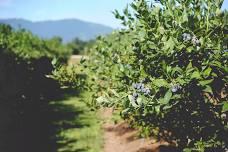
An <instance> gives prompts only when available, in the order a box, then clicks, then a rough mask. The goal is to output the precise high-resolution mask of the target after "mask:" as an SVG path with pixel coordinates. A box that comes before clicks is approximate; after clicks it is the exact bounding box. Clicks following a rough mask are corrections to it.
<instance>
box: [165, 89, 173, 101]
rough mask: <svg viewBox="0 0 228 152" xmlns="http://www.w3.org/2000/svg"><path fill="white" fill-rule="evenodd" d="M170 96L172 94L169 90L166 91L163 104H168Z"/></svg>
mask: <svg viewBox="0 0 228 152" xmlns="http://www.w3.org/2000/svg"><path fill="white" fill-rule="evenodd" d="M172 95H173V94H172V92H171V90H168V91H167V92H166V94H165V97H164V104H168V103H169V101H170V99H171V97H172Z"/></svg>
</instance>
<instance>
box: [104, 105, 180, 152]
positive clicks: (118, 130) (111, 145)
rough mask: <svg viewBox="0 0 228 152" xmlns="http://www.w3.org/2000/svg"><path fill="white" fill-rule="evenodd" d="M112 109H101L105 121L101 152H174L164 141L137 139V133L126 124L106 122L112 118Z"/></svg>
mask: <svg viewBox="0 0 228 152" xmlns="http://www.w3.org/2000/svg"><path fill="white" fill-rule="evenodd" d="M112 111H113V110H112V109H109V108H107V109H103V110H102V112H101V114H102V117H103V118H104V119H105V120H106V121H105V123H104V124H103V129H104V150H103V152H176V150H175V149H174V147H170V146H169V144H168V143H167V142H165V141H156V140H155V139H145V138H139V136H138V131H137V130H135V129H132V128H130V127H129V126H128V125H127V123H126V122H119V123H117V124H114V122H112V121H108V119H109V118H111V117H112Z"/></svg>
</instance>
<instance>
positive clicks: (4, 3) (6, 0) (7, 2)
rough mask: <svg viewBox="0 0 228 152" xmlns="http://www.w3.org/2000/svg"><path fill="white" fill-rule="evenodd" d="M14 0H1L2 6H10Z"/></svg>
mask: <svg viewBox="0 0 228 152" xmlns="http://www.w3.org/2000/svg"><path fill="white" fill-rule="evenodd" d="M11 3H12V0H0V6H10V5H11Z"/></svg>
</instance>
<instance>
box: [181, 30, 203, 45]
mask: <svg viewBox="0 0 228 152" xmlns="http://www.w3.org/2000/svg"><path fill="white" fill-rule="evenodd" d="M182 37H183V40H184V41H191V42H192V44H194V45H199V44H200V41H199V39H198V38H197V37H196V36H191V34H189V33H184V34H182Z"/></svg>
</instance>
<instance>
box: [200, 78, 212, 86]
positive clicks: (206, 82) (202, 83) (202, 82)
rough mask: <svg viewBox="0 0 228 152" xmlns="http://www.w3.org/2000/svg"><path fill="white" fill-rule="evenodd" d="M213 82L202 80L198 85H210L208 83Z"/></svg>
mask: <svg viewBox="0 0 228 152" xmlns="http://www.w3.org/2000/svg"><path fill="white" fill-rule="evenodd" d="M213 81H214V79H210V80H202V81H199V84H200V85H201V86H205V85H208V84H210V83H211V82H213Z"/></svg>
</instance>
